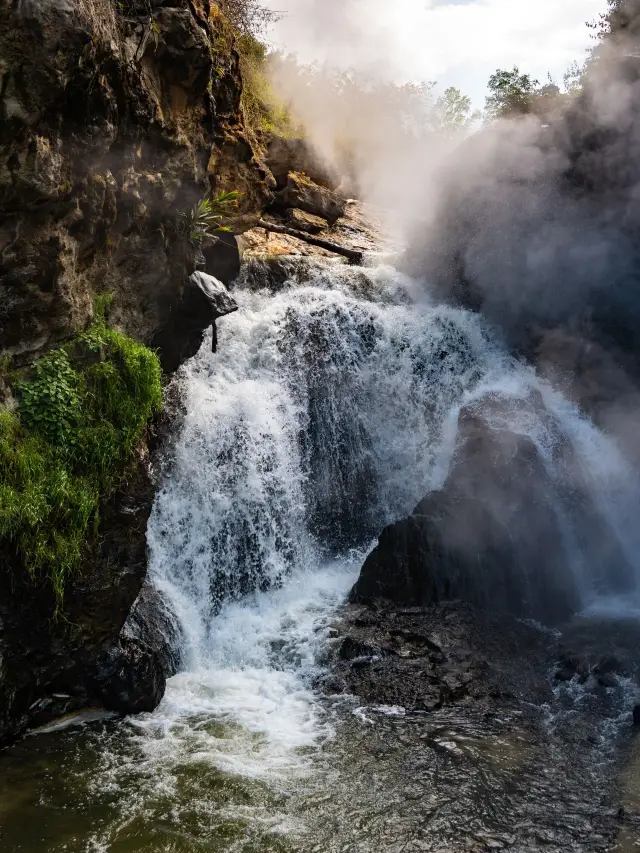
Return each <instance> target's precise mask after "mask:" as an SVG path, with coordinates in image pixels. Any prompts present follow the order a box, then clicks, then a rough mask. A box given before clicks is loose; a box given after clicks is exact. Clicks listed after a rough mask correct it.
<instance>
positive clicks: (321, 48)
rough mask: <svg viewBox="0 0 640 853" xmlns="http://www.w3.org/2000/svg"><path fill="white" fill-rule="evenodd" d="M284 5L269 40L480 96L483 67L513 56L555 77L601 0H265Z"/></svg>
mask: <svg viewBox="0 0 640 853" xmlns="http://www.w3.org/2000/svg"><path fill="white" fill-rule="evenodd" d="M268 3H269V5H270V6H271V7H272V8H273V9H277V10H279V11H281V12H284V13H285V14H284V17H283V19H282V21H281V22H280V23H279V24H278V25H277V26H276V28H275V29H274V32H273V39H274V42H275V44H276V45H277V46H278V47H281V48H283V49H285V50H287V51H291V52H294V53H296V54H298V55H299V57H300V58H301V59H302V60H303V61H318V62H320V63H324V62H328V63H330V64H334V65H338V66H340V67H343V68H344V67H352V66H353V67H356V68H358V69H359V70H362V71H367V72H368V73H373V74H375V75H377V76H379V77H383V78H387V79H389V78H390V79H394V80H396V81H402V82H404V81H407V80H414V81H417V80H438V81H439V82H440V83H442V84H445V85H448V84H450V83H453V84H456V85H460V86H461V87H462V88H464V89H465V90H466V91H467V92H469V94H471V95H472V96H473V97H474V99H476V100H481V99H482V94H483V93H484V89H485V86H486V81H487V79H488V75H489V74H490V73H491V72H493V71H495V69H496V68H498V67H511V66H512V65H514V64H518V65H520V67H521V68H523V69H526V70H527V71H530V72H531V73H533V74H534V75H536V76H538V77H540V78H541V79H545V77H546V73H547V71H550V72H551V73H552V74H553V75H554V76H557V77H560V76H561V75H562V73H563V71H564V70H565V69H566V68H567V67H568V66H569V65H570V64H571V62H573V60H575V59H578V60H580V59H581V58H582V57H583V56H584V55H585V50H586V49H587V48H588V47H589V44H590V38H589V31H588V29H587V27H586V26H585V24H586V22H587V21H589V20H593V19H594V18H596V17H597V16H598V15H599V14H600V13H601V12H603V11H604V10H605V7H606V2H605V0H561V2H558V0H536V2H535V3H531V2H530V0H471V2H466V3H460V2H457V3H454V2H451V3H446V2H445V3H443V2H435V0H395V2H392V3H391V2H389V0H268Z"/></svg>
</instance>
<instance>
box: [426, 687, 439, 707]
mask: <svg viewBox="0 0 640 853" xmlns="http://www.w3.org/2000/svg"><path fill="white" fill-rule="evenodd" d="M441 705H442V696H441V694H440V689H439V688H438V687H432V688H431V689H430V690H429V691H428V692H427V693H425V695H424V696H423V697H422V702H421V706H422V707H423V708H424V710H425V711H436V710H437V709H438V708H440V707H441Z"/></svg>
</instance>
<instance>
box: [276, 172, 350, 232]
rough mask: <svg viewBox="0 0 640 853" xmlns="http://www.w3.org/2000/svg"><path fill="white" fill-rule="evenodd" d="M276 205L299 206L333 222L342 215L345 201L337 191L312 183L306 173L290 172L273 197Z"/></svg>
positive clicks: (283, 206)
mask: <svg viewBox="0 0 640 853" xmlns="http://www.w3.org/2000/svg"><path fill="white" fill-rule="evenodd" d="M275 204H276V206H277V207H281V208H299V209H300V210H303V211H305V212H306V213H311V214H313V215H314V216H319V217H321V218H322V219H326V220H327V222H330V223H333V222H335V221H336V220H337V219H339V218H340V217H341V216H344V213H345V210H346V207H347V203H346V201H345V199H343V198H342V197H341V196H339V195H338V194H337V193H335V192H332V191H331V190H328V189H326V188H325V187H320V186H318V184H314V183H313V181H311V180H310V179H309V178H308V177H307V176H306V175H303V174H301V173H299V172H292V173H291V174H290V175H289V176H288V178H287V185H286V187H285V188H284V189H283V190H282V191H281V192H280V193H278V195H277V196H276V199H275Z"/></svg>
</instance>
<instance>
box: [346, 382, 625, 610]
mask: <svg viewBox="0 0 640 853" xmlns="http://www.w3.org/2000/svg"><path fill="white" fill-rule="evenodd" d="M501 405H502V403H501V402H500V401H497V402H496V401H492V400H488V401H485V402H484V403H483V404H481V405H480V406H476V407H468V408H466V409H463V410H462V411H461V413H460V418H459V428H458V447H457V450H456V454H455V459H454V463H453V466H452V469H451V472H450V474H449V476H448V478H447V481H446V483H445V485H444V487H443V488H442V490H440V491H436V492H433V493H431V494H429V495H427V497H426V498H425V499H424V500H423V501H422V502H421V503H420V504H419V505H418V506H417V507H416V509H415V510H414V513H413V514H412V515H411V516H409V517H408V518H405V519H402V520H401V521H398V522H397V523H395V524H392V525H390V526H388V527H387V528H386V529H385V530H384V531H383V532H382V535H381V536H380V540H379V542H378V545H377V547H376V548H375V549H374V551H373V552H372V553H371V554H370V555H369V557H368V558H367V560H366V562H365V564H364V566H363V568H362V572H361V575H360V578H359V580H358V582H357V583H356V585H355V587H354V588H353V590H352V592H351V600H352V601H353V602H371V601H374V600H376V599H388V600H391V601H393V602H394V603H396V604H402V605H408V606H424V605H427V604H433V603H437V602H439V601H443V600H445V601H446V600H451V599H462V600H464V601H467V602H470V603H472V604H475V605H477V606H480V607H482V608H485V609H487V610H493V611H502V612H505V613H510V614H513V615H516V616H526V617H532V618H535V619H540V620H542V621H545V622H548V623H554V622H561V621H563V620H566V619H567V618H568V617H569V616H571V615H572V614H573V613H574V612H575V611H576V609H578V607H579V606H580V601H581V599H580V594H581V591H582V590H581V587H580V584H579V582H578V581H577V580H576V576H575V574H574V572H573V570H572V568H571V566H572V559H573V554H572V552H571V550H570V548H569V547H568V545H567V539H566V533H565V525H566V524H567V523H571V522H572V521H575V529H576V531H577V536H580V537H582V542H581V543H580V544H581V545H582V547H583V551H584V554H586V555H589V556H590V557H591V560H592V566H593V570H594V572H601V573H607V572H616V571H617V572H620V578H619V583H620V588H621V589H624V588H625V583H626V582H627V578H628V579H629V580H628V582H629V583H631V578H632V572H630V571H629V572H627V570H626V568H627V563H626V560H625V558H624V555H623V554H622V553H621V552H620V550H619V548H618V545H617V542H616V541H615V539H614V538H613V537H612V535H611V532H610V531H609V529H608V528H607V526H606V524H605V522H604V520H603V519H602V518H601V517H600V516H599V514H598V512H597V509H596V508H595V507H594V506H593V505H592V502H591V501H590V498H589V494H588V492H587V491H583V490H581V484H580V482H579V480H578V479H572V476H573V471H574V470H575V469H576V468H577V466H576V465H575V464H574V463H575V460H573V459H572V456H571V450H570V446H569V443H568V442H565V443H564V444H563V442H562V441H559V442H558V451H557V452H558V454H559V458H558V459H557V460H556V461H555V463H554V465H555V468H556V470H557V471H559V473H558V474H556V475H555V476H552V475H551V474H550V472H549V469H548V466H547V465H546V464H545V461H544V459H543V458H542V455H541V453H540V451H539V450H538V448H537V447H536V445H535V444H534V442H533V441H532V439H531V438H529V437H528V436H527V435H524V434H518V433H516V432H513V431H511V430H510V429H508V428H505V427H504V426H500V417H499V411H500V406H501ZM529 405H530V406H531V407H540V406H542V401H541V400H538V399H537V398H536V397H535V396H534V397H533V398H532V399H531V401H530V402H529ZM496 416H497V417H496ZM572 508H573V509H574V510H575V512H576V513H577V516H576V517H575V519H571V518H570V517H569V515H568V513H570V512H571V511H572Z"/></svg>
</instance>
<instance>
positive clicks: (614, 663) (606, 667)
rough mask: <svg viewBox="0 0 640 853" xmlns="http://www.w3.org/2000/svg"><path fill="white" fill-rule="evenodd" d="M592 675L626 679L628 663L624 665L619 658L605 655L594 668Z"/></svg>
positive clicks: (628, 670)
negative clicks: (618, 676) (615, 676)
mask: <svg viewBox="0 0 640 853" xmlns="http://www.w3.org/2000/svg"><path fill="white" fill-rule="evenodd" d="M593 671H594V673H595V674H596V675H611V674H613V675H622V676H624V677H628V676H629V675H630V668H629V665H628V663H626V662H625V661H624V660H622V659H621V658H619V657H617V656H616V655H607V656H606V657H603V658H601V659H600V661H599V662H598V663H597V664H596V666H595V667H594V670H593Z"/></svg>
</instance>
